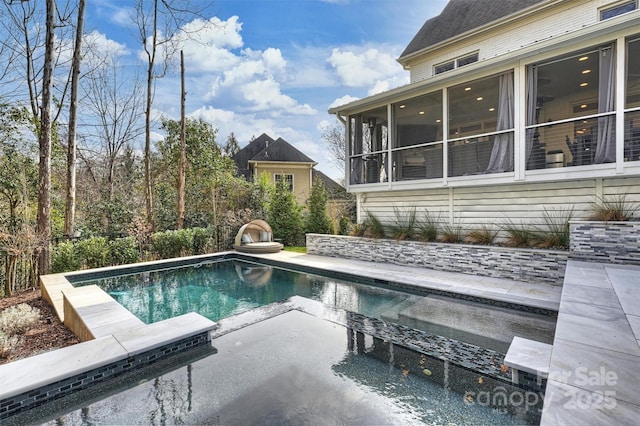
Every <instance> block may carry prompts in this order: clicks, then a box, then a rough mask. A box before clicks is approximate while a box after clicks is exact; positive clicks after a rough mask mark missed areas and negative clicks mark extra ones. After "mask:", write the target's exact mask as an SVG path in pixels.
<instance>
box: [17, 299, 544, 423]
mask: <svg viewBox="0 0 640 426" xmlns="http://www.w3.org/2000/svg"><path fill="white" fill-rule="evenodd" d="M310 303H315V304H317V303H318V302H310ZM222 321H223V322H224V321H225V320H222ZM349 322H350V321H347V324H346V325H343V324H336V323H334V322H330V321H326V320H324V319H322V318H318V317H315V316H312V315H309V314H308V313H306V312H303V311H299V310H293V311H288V312H285V313H282V314H279V315H275V316H273V317H270V318H267V319H265V320H263V321H261V322H258V323H256V324H252V325H249V326H246V327H243V328H240V329H239V330H236V331H233V332H230V333H227V334H225V335H222V336H215V335H214V339H213V340H212V343H213V346H214V347H215V349H216V350H217V352H216V353H209V354H205V355H198V356H195V358H194V359H189V354H188V353H183V354H181V355H179V356H176V357H175V358H173V359H172V360H164V361H159V362H158V364H157V365H153V366H152V367H147V371H136V372H135V373H134V374H128V375H126V376H122V377H120V378H118V379H114V380H111V381H109V382H108V383H103V384H100V385H97V386H96V387H94V388H92V389H91V390H90V391H83V392H80V393H78V394H75V395H71V396H68V397H65V398H62V399H60V400H57V401H52V402H50V403H47V404H45V405H43V406H41V407H38V408H36V409H34V410H31V411H29V412H28V413H21V414H19V415H17V416H16V417H15V418H13V419H10V420H11V421H12V422H14V423H15V424H20V423H21V422H22V421H24V422H28V423H43V422H48V423H47V424H51V425H54V424H213V425H249V424H252V425H253V424H265V425H266V424H279V425H280V424H284V425H299V424H314V425H315V424H354V425H372V424H394V425H395V424H398V425H399V424H402V425H409V424H473V425H478V424H492V425H500V424H537V423H538V422H539V419H540V409H541V406H542V395H541V394H540V393H537V392H532V391H526V390H523V389H520V388H517V387H514V386H511V385H509V384H508V383H506V382H504V381H501V380H496V379H494V378H492V377H489V376H486V375H484V374H479V373H477V372H474V371H471V370H468V369H465V368H460V367H458V366H456V365H454V364H452V363H450V362H449V361H447V360H442V359H435V358H432V357H429V356H426V355H424V354H422V353H419V352H416V351H413V350H409V349H407V348H405V347H403V346H401V345H396V344H393V343H390V342H388V341H386V340H384V339H380V338H376V337H375V336H372V335H368V334H365V333H362V332H359V331H356V330H353V329H352V328H349V326H348V324H349ZM172 362H173V363H174V364H173V365H172V364H171V363H172Z"/></svg>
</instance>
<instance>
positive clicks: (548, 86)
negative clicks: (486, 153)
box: [525, 44, 615, 169]
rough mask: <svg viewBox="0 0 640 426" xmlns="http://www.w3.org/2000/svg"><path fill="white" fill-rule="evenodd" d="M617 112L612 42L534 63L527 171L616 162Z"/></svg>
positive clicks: (529, 74)
mask: <svg viewBox="0 0 640 426" xmlns="http://www.w3.org/2000/svg"><path fill="white" fill-rule="evenodd" d="M614 110H615V48H614V46H613V45H611V44H609V45H605V46H600V47H597V48H592V49H590V50H585V51H580V52H574V53H572V54H569V55H565V56H561V57H558V58H553V59H550V60H548V61H545V62H543V63H538V64H533V65H530V66H529V67H528V70H527V123H526V124H527V127H526V129H527V130H526V149H525V151H526V153H527V157H526V158H527V169H544V168H551V167H566V166H584V165H590V164H600V163H609V162H613V161H615V128H614V127H615V111H614ZM596 148H598V149H596Z"/></svg>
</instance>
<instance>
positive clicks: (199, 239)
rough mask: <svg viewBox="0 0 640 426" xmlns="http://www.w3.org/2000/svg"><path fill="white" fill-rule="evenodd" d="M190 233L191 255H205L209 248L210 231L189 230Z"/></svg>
mask: <svg viewBox="0 0 640 426" xmlns="http://www.w3.org/2000/svg"><path fill="white" fill-rule="evenodd" d="M191 232H192V239H193V241H192V243H191V244H192V248H191V252H192V254H205V253H207V251H208V250H209V248H210V245H211V239H212V229H207V228H191Z"/></svg>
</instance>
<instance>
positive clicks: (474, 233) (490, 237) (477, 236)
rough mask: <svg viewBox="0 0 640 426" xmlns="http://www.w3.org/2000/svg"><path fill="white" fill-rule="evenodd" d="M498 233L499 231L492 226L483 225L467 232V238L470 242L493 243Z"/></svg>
mask: <svg viewBox="0 0 640 426" xmlns="http://www.w3.org/2000/svg"><path fill="white" fill-rule="evenodd" d="M496 235H498V231H497V230H495V229H493V228H491V227H490V226H487V225H483V226H482V227H481V228H478V229H472V230H471V231H469V232H468V233H467V236H466V237H465V240H466V241H467V242H468V243H469V244H482V245H486V246H488V245H491V244H493V241H494V240H495V238H496Z"/></svg>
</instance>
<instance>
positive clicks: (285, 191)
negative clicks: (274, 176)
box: [268, 179, 304, 246]
mask: <svg viewBox="0 0 640 426" xmlns="http://www.w3.org/2000/svg"><path fill="white" fill-rule="evenodd" d="M268 213H269V214H268V222H269V225H271V229H272V230H273V236H274V237H275V238H279V239H281V240H282V242H283V243H284V244H285V245H288V246H295V245H300V244H302V243H303V239H304V232H303V219H302V208H301V207H300V206H299V205H298V202H297V201H296V197H295V195H294V194H293V192H291V191H289V184H288V183H287V181H286V180H284V179H283V180H281V181H279V182H277V183H276V186H275V191H274V192H273V194H272V196H271V202H270V203H269V211H268Z"/></svg>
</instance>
